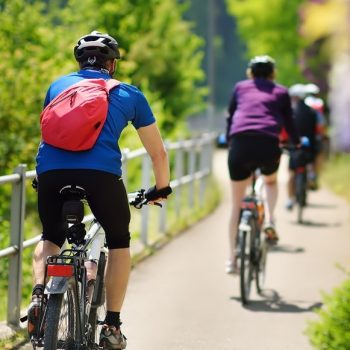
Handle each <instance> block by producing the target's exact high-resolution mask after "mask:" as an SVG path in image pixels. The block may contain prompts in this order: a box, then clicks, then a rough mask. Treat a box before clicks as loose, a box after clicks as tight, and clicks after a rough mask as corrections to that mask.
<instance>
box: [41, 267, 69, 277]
mask: <svg viewBox="0 0 350 350" xmlns="http://www.w3.org/2000/svg"><path fill="white" fill-rule="evenodd" d="M73 273H74V266H73V265H48V266H47V275H48V276H53V277H71V276H73Z"/></svg>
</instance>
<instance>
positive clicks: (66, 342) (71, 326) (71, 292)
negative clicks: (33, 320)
mask: <svg viewBox="0 0 350 350" xmlns="http://www.w3.org/2000/svg"><path fill="white" fill-rule="evenodd" d="M78 322H79V304H78V295H77V288H76V284H75V283H74V282H72V283H69V287H68V289H67V291H66V292H65V293H64V294H50V296H49V300H48V303H47V310H46V319H45V325H44V350H56V349H64V350H75V349H78V348H79V347H77V344H79V339H81V334H80V327H79V325H78Z"/></svg>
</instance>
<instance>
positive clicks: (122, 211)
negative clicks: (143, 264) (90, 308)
mask: <svg viewBox="0 0 350 350" xmlns="http://www.w3.org/2000/svg"><path fill="white" fill-rule="evenodd" d="M84 180H85V181H84V182H83V183H84V188H85V189H86V190H87V192H88V194H89V196H88V201H89V205H90V208H91V211H92V212H93V214H94V216H95V217H96V219H97V220H98V221H99V223H100V224H101V226H102V227H103V229H104V231H105V233H106V241H107V246H108V248H109V254H108V259H107V267H106V276H105V285H106V303H107V314H106V319H105V325H106V327H104V328H103V329H102V332H101V345H102V346H104V345H105V344H106V345H107V346H109V345H111V346H114V345H116V344H117V345H118V346H120V348H124V347H125V346H126V341H125V337H124V336H123V335H122V334H121V332H120V324H121V322H120V311H121V308H122V305H123V301H124V297H125V293H126V289H127V284H128V279H129V274H130V269H131V259H130V249H129V245H130V233H129V222H130V209H129V204H128V199H127V193H126V190H125V187H124V184H123V182H122V180H121V179H120V178H119V177H117V176H115V175H113V174H109V173H104V172H95V173H93V171H90V176H89V177H86V178H85V179H84ZM96 183H98V184H99V186H96Z"/></svg>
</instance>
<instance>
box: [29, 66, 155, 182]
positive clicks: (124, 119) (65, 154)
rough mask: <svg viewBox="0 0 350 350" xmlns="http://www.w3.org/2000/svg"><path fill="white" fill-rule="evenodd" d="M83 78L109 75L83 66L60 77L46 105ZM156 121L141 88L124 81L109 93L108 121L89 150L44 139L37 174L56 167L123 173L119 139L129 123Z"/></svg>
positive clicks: (50, 89) (49, 93) (53, 86)
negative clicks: (67, 148)
mask: <svg viewBox="0 0 350 350" xmlns="http://www.w3.org/2000/svg"><path fill="white" fill-rule="evenodd" d="M82 79H110V76H109V75H108V74H106V73H103V72H100V71H95V70H80V71H79V72H74V73H71V74H69V75H66V76H64V77H61V78H59V79H58V80H56V81H55V82H54V83H52V84H51V86H50V88H49V90H48V91H47V94H46V98H45V102H44V107H45V106H46V105H47V104H48V103H49V102H50V101H51V100H53V99H54V98H55V97H56V96H57V95H58V94H60V93H61V92H62V91H63V90H65V89H67V88H68V87H69V86H71V85H73V84H75V83H77V82H78V81H80V80H82ZM154 122H155V118H154V116H153V113H152V110H151V108H150V106H149V104H148V102H147V100H146V98H145V96H144V95H143V94H142V92H141V91H140V90H139V89H137V88H136V87H135V86H132V85H129V84H126V83H121V84H120V85H119V86H118V87H116V88H114V89H113V90H112V91H111V93H110V101H109V108H108V115H107V119H106V122H105V124H104V126H103V128H102V130H101V133H100V135H99V137H98V139H97V142H96V144H95V145H94V147H93V148H92V149H90V150H87V151H79V152H72V151H65V150H62V149H59V148H56V147H53V146H50V145H48V144H47V143H45V142H44V141H41V143H40V145H39V149H38V153H37V156H36V163H37V165H36V171H37V174H41V173H43V172H46V171H49V170H55V169H94V170H101V171H106V172H109V173H112V174H115V175H119V176H120V175H121V173H122V170H121V165H122V162H121V157H122V155H121V151H120V148H119V145H118V140H119V137H120V134H121V132H122V130H123V129H124V128H125V127H126V126H127V125H128V124H129V123H132V124H133V126H134V127H135V128H136V129H138V128H140V127H144V126H147V125H151V124H153V123H154Z"/></svg>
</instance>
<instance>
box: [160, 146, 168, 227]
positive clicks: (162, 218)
mask: <svg viewBox="0 0 350 350" xmlns="http://www.w3.org/2000/svg"><path fill="white" fill-rule="evenodd" d="M164 146H165V149H166V150H167V152H169V151H168V149H169V142H168V141H167V140H165V142H164ZM158 228H159V232H161V233H165V232H166V230H167V203H166V201H165V202H164V203H163V208H162V209H161V210H160V213H159V226H158Z"/></svg>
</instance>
